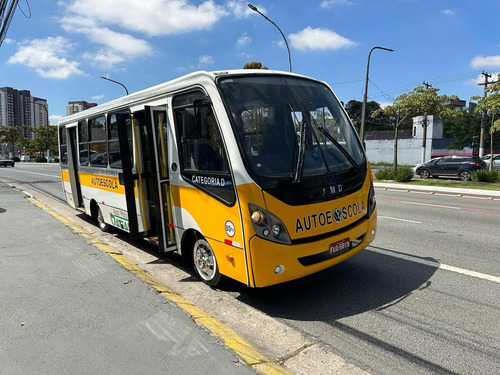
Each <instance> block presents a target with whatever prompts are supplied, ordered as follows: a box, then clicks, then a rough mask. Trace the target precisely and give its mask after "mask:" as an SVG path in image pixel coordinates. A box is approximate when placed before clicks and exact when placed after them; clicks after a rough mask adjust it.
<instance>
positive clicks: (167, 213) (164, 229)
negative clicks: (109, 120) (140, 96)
mask: <svg viewBox="0 0 500 375" xmlns="http://www.w3.org/2000/svg"><path fill="white" fill-rule="evenodd" d="M144 109H145V115H146V127H147V128H148V132H147V133H148V138H149V140H148V143H149V145H150V146H151V145H153V147H150V160H151V161H152V163H153V169H155V172H156V176H154V177H153V181H155V183H156V186H155V187H153V189H154V190H156V191H155V192H154V194H153V197H154V199H155V204H154V206H155V208H156V213H155V215H154V217H155V220H156V227H157V234H158V245H159V249H160V251H161V252H167V251H173V250H176V246H175V236H174V222H173V217H172V204H171V196H170V179H169V173H168V132H169V129H168V126H169V125H168V120H167V110H166V107H150V106H145V108H144ZM151 224H152V225H153V223H151Z"/></svg>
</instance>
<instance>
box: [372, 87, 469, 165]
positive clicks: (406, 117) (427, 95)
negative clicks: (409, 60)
mask: <svg viewBox="0 0 500 375" xmlns="http://www.w3.org/2000/svg"><path fill="white" fill-rule="evenodd" d="M438 91H439V89H437V88H433V87H427V88H424V87H423V86H418V87H415V88H414V89H413V90H412V91H410V92H409V93H405V94H402V95H400V96H398V97H397V98H396V100H395V101H394V103H393V104H392V105H390V106H388V107H386V108H385V109H384V110H383V111H382V110H380V111H377V113H376V115H380V114H381V113H383V114H385V115H388V116H390V117H391V118H392V119H393V126H394V131H395V134H394V163H393V165H394V170H397V168H398V133H399V130H400V128H401V127H402V126H403V125H404V124H406V123H408V122H409V121H411V119H412V117H415V116H419V115H421V116H423V117H424V121H423V123H422V127H423V130H424V131H423V137H422V138H423V139H422V162H424V161H425V148H426V142H427V126H428V124H427V116H428V115H436V116H438V117H440V118H449V117H455V116H460V115H461V114H462V111H461V110H459V109H456V108H452V107H450V106H447V105H446V103H449V102H450V101H457V100H459V99H458V97H457V96H455V95H452V96H447V95H438V94H437V92H438Z"/></svg>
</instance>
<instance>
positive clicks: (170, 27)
mask: <svg viewBox="0 0 500 375" xmlns="http://www.w3.org/2000/svg"><path fill="white" fill-rule="evenodd" d="M68 10H69V11H70V12H71V13H72V14H74V15H79V16H83V17H86V18H88V19H92V20H95V21H96V23H98V24H99V25H101V26H102V25H106V26H107V27H111V26H119V27H121V28H123V29H125V30H129V31H133V32H141V33H145V34H147V35H150V36H158V35H171V34H179V33H185V32H189V31H192V30H205V29H208V28H210V27H211V26H213V25H214V24H215V23H216V22H217V21H218V20H219V19H220V18H221V17H224V16H226V15H227V12H226V10H225V9H224V8H223V7H222V6H220V5H217V4H215V3H214V1H213V0H206V1H204V2H202V3H200V4H199V5H191V4H189V3H188V1H187V0H148V1H137V0H74V1H73V2H72V3H71V4H70V5H69V6H68Z"/></svg>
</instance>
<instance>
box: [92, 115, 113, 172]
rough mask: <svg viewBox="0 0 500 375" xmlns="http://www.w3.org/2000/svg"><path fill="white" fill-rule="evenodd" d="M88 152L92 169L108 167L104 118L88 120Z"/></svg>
mask: <svg viewBox="0 0 500 375" xmlns="http://www.w3.org/2000/svg"><path fill="white" fill-rule="evenodd" d="M89 131H90V137H89V141H90V142H89V149H90V150H89V151H90V155H89V156H90V165H91V166H92V167H106V166H107V165H108V156H107V152H108V151H107V142H106V140H107V137H106V118H105V117H104V116H99V117H97V118H94V119H91V120H89Z"/></svg>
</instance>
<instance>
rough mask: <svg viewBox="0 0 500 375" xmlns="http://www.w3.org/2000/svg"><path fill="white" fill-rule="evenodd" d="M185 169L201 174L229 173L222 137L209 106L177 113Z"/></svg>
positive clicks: (184, 109)
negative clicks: (200, 172)
mask: <svg viewBox="0 0 500 375" xmlns="http://www.w3.org/2000/svg"><path fill="white" fill-rule="evenodd" d="M176 118H177V126H178V130H180V134H181V135H182V136H181V144H182V155H183V170H193V171H202V172H225V173H227V172H228V171H229V169H228V165H227V161H226V155H225V152H224V144H223V142H222V136H221V134H220V131H219V128H218V126H217V123H216V121H215V116H214V113H213V110H212V107H211V106H210V105H204V106H192V107H186V108H183V109H180V110H177V116H176Z"/></svg>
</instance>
